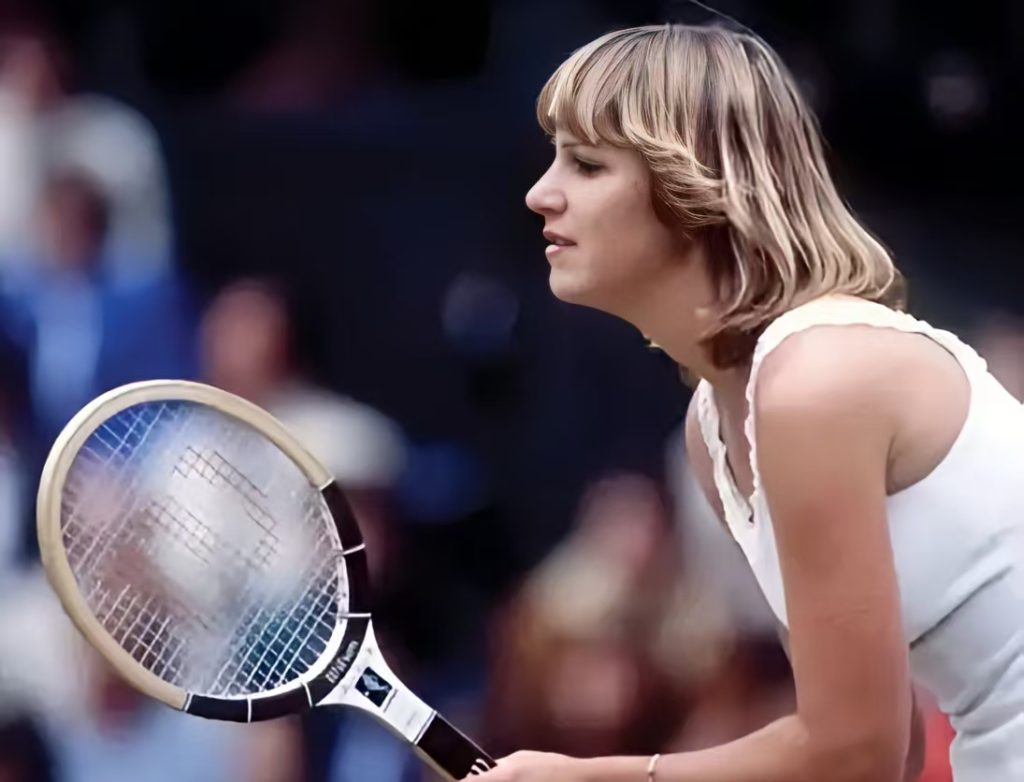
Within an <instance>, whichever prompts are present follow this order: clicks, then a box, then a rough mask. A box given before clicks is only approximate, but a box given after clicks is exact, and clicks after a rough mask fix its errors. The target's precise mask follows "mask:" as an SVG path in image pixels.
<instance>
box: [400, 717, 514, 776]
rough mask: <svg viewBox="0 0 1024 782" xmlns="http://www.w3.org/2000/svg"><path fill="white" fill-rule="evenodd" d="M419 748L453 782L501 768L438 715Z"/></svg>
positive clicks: (432, 721)
mask: <svg viewBox="0 0 1024 782" xmlns="http://www.w3.org/2000/svg"><path fill="white" fill-rule="evenodd" d="M416 748H417V749H419V751H420V752H422V753H423V754H424V755H426V756H427V758H429V759H430V761H431V762H432V763H433V764H434V765H435V766H437V767H438V768H439V769H440V770H441V771H442V772H444V773H445V774H446V775H447V776H448V777H450V778H451V779H465V778H466V777H468V776H475V775H477V774H482V773H483V772H484V771H488V770H490V769H492V768H494V767H495V766H496V765H497V764H496V763H495V762H494V758H492V757H491V756H490V755H488V754H487V753H486V752H484V751H483V750H482V749H480V747H478V746H477V745H476V744H475V743H474V742H473V741H472V740H470V739H468V738H466V736H464V735H463V734H462V733H461V732H460V731H459V730H458V729H457V728H455V727H453V726H452V724H451V723H450V722H448V720H446V719H445V718H444V717H442V716H441V715H440V714H435V715H434V718H433V719H432V720H431V721H430V724H429V725H427V727H426V729H425V730H424V731H423V735H422V736H420V738H419V741H417V742H416Z"/></svg>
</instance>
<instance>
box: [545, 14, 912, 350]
mask: <svg viewBox="0 0 1024 782" xmlns="http://www.w3.org/2000/svg"><path fill="white" fill-rule="evenodd" d="M537 117H538V120H539V122H540V124H541V126H542V127H543V128H544V130H545V131H546V132H547V133H549V134H551V135H553V134H554V132H555V128H556V126H558V127H562V128H565V129H566V130H567V131H569V132H570V133H572V134H573V135H575V136H577V137H579V138H581V139H584V140H586V141H587V142H589V143H592V144H597V143H601V142H604V143H607V144H610V145H613V146H618V147H627V148H633V149H636V150H637V151H639V153H640V154H641V155H642V156H643V157H644V159H645V160H646V161H647V164H648V166H649V167H650V170H651V173H652V191H653V192H652V197H653V202H654V207H655V209H656V210H657V213H658V215H659V217H660V218H661V219H662V221H663V222H666V223H667V224H669V225H678V226H680V228H681V229H682V230H683V231H684V232H685V233H686V235H687V236H689V237H691V238H693V239H700V240H703V241H704V242H705V243H706V246H707V247H708V249H709V258H710V273H711V275H712V281H713V283H714V284H715V286H716V290H717V292H718V296H719V304H720V315H719V316H718V318H717V321H716V322H715V323H714V324H713V326H712V327H711V328H710V329H709V330H708V331H707V332H706V333H705V334H704V336H703V344H704V346H705V347H706V348H708V349H709V352H710V357H711V360H712V362H713V363H714V364H715V365H716V366H718V367H720V368H725V367H729V366H736V365H738V364H741V363H743V362H744V361H746V360H747V359H749V356H750V353H751V351H752V349H753V346H754V343H755V341H756V339H757V336H758V335H759V334H760V333H761V331H763V330H764V327H765V326H767V325H768V323H770V322H771V321H772V320H774V319H775V318H776V317H778V316H779V315H781V314H782V313H783V312H785V311H786V310H788V309H792V308H793V307H794V306H796V305H797V304H799V303H801V302H803V301H805V300H807V299H810V298H814V297H815V296H819V295H823V294H826V293H845V294H850V295H855V296H860V297H862V298H866V299H870V300H873V301H880V302H883V303H885V304H888V305H889V306H892V307H902V306H903V301H902V296H903V284H902V277H901V275H900V273H899V272H898V271H897V269H896V267H895V265H894V264H893V261H892V258H891V256H890V254H889V252H888V250H886V248H885V247H884V246H883V245H882V244H881V243H880V242H879V241H878V240H877V239H876V238H875V237H874V236H872V235H871V234H870V233H869V232H868V231H867V229H866V228H865V227H864V226H863V225H861V223H860V222H859V221H858V220H857V218H856V217H854V215H853V214H852V212H851V211H850V209H849V207H848V206H847V205H846V204H845V203H844V202H843V200H842V199H841V198H840V196H839V194H838V192H837V191H836V187H835V184H834V183H833V181H832V178H831V176H830V175H829V172H828V169H827V167H826V164H825V156H824V152H823V148H822V141H821V136H820V132H819V130H818V125H817V122H816V121H815V118H814V116H813V114H812V113H811V111H810V109H809V107H808V106H807V105H806V103H805V102H804V100H803V98H802V97H801V96H800V93H799V91H798V89H797V86H796V83H795V80H794V79H793V77H792V75H791V74H790V73H789V72H788V71H787V70H786V68H785V66H784V65H783V64H782V62H781V60H780V59H779V57H778V55H776V54H775V52H774V51H773V50H772V49H771V48H770V47H769V46H768V45H767V44H766V43H764V42H763V41H762V40H760V39H759V38H757V37H756V36H754V35H752V34H747V33H742V32H735V31H732V30H727V29H723V28H720V27H695V26H688V25H677V24H672V25H662V26H651V27H637V28H633V29H629V30H621V31H618V32H613V33H610V34H608V35H605V36H603V37H601V38H598V39H597V40H595V41H593V42H591V43H589V44H587V45H586V46H584V47H582V48H581V49H578V50H577V51H576V52H575V53H573V54H572V55H571V56H570V57H569V59H568V60H566V61H565V62H564V63H562V65H561V66H559V68H558V70H557V71H555V73H554V74H553V75H552V76H551V78H550V79H549V80H548V82H547V84H545V85H544V88H543V90H542V91H541V94H540V97H539V99H538V101H537Z"/></svg>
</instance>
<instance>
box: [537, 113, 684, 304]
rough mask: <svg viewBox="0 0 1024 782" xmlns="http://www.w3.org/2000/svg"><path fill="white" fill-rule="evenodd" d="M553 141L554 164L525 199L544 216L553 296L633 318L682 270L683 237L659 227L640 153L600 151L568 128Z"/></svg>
mask: <svg viewBox="0 0 1024 782" xmlns="http://www.w3.org/2000/svg"><path fill="white" fill-rule="evenodd" d="M553 142H554V144H555V159H554V161H553V162H552V164H551V166H550V167H549V168H548V170H547V171H545V172H544V175H543V176H542V177H541V178H540V179H539V180H538V181H537V183H536V184H535V185H534V186H533V187H532V188H531V189H530V191H529V193H527V195H526V205H527V206H528V207H529V208H530V209H531V210H533V211H534V212H536V213H537V214H539V215H541V216H543V217H544V236H545V238H546V239H547V240H548V247H547V249H546V255H547V259H548V263H549V264H550V266H551V271H550V285H551V290H552V292H553V293H554V294H555V296H557V297H558V298H559V299H562V300H563V301H566V302H570V303H573V304H583V305H586V306H589V307H594V308H596V309H601V310H604V311H606V312H610V313H613V314H616V315H619V316H623V317H628V316H629V314H630V312H634V311H636V308H637V307H639V306H642V304H643V302H644V300H645V299H646V298H647V295H648V294H649V293H650V292H651V291H653V290H656V289H657V286H658V285H659V284H660V283H661V282H662V281H663V280H664V279H665V277H666V275H667V274H669V273H670V272H671V270H672V269H673V268H677V265H678V263H679V261H680V254H681V246H680V245H681V241H680V235H679V233H678V232H673V231H672V230H671V229H670V228H669V227H668V226H667V225H665V224H664V223H663V222H661V220H659V218H658V216H657V213H656V212H655V209H654V202H653V198H652V193H651V174H650V171H649V169H648V167H647V164H646V162H645V161H644V159H643V158H642V157H641V155H640V154H639V153H638V152H637V151H635V150H632V149H625V148H620V147H612V146H610V145H606V144H599V145H596V146H595V145H592V144H589V143H586V142H585V141H584V140H582V139H580V138H578V137H576V136H573V135H572V134H571V133H569V132H567V131H565V130H563V129H558V130H557V132H556V134H555V137H554V139H553Z"/></svg>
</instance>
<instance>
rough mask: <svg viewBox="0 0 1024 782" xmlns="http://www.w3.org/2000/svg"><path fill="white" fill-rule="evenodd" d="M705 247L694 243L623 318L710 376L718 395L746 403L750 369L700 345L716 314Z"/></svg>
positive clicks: (684, 362)
mask: <svg viewBox="0 0 1024 782" xmlns="http://www.w3.org/2000/svg"><path fill="white" fill-rule="evenodd" d="M705 253H706V251H705V250H704V248H703V246H701V245H695V246H693V248H692V249H691V251H690V252H689V253H688V254H687V256H686V257H685V258H684V259H682V260H681V262H680V263H678V264H674V265H673V266H672V267H671V268H672V271H671V273H670V274H669V275H666V276H664V277H661V278H659V279H658V281H657V283H656V284H654V285H652V286H651V288H650V290H649V291H647V293H646V295H644V297H643V301H642V302H639V303H638V305H637V306H635V307H631V308H630V309H631V312H630V313H628V314H627V315H626V316H625V318H626V320H628V321H629V322H630V323H632V324H633V325H634V326H636V327H637V328H638V329H639V330H640V332H641V333H642V334H643V335H644V336H645V337H647V338H648V339H649V340H650V341H651V342H653V343H654V344H655V345H657V346H658V347H659V348H660V349H661V350H662V351H664V352H665V353H666V354H667V355H668V356H670V357H671V358H672V359H673V360H674V361H675V362H676V363H677V364H680V365H682V366H684V367H686V368H687V369H688V370H689V371H690V372H691V373H693V374H695V375H697V376H698V377H700V378H702V379H704V380H707V381H708V382H709V383H711V385H712V386H713V387H714V388H715V395H716V397H717V398H718V399H719V400H720V401H721V402H722V403H723V404H728V405H729V406H730V407H732V405H733V404H734V403H739V402H742V400H743V397H744V395H745V391H746V382H747V377H748V376H749V368H748V367H746V366H745V365H744V366H739V367H733V368H728V369H722V368H720V367H717V366H715V364H714V363H713V362H712V361H711V357H710V354H709V352H708V350H707V349H706V348H705V347H704V345H702V344H701V340H702V337H703V335H704V334H705V333H706V332H707V330H708V328H709V327H710V326H711V325H712V324H713V323H714V322H715V320H716V318H717V317H718V312H719V304H718V297H717V293H716V291H715V290H714V287H713V286H712V284H711V280H710V278H709V275H708V274H707V258H706V255H705Z"/></svg>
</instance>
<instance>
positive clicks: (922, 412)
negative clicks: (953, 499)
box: [473, 129, 970, 782]
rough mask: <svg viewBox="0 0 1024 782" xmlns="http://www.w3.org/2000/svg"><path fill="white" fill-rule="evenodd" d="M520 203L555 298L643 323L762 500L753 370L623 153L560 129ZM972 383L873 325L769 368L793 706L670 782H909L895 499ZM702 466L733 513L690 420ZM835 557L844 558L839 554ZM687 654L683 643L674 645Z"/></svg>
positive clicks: (933, 457)
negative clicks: (740, 364) (750, 428)
mask: <svg viewBox="0 0 1024 782" xmlns="http://www.w3.org/2000/svg"><path fill="white" fill-rule="evenodd" d="M555 143H556V153H555V159H554V162H553V163H552V165H551V167H550V168H549V169H548V170H547V171H546V172H545V173H544V175H543V176H542V177H541V179H540V180H539V181H538V182H537V183H536V184H535V185H534V187H533V188H532V189H531V190H530V192H529V193H528V195H527V198H526V203H527V205H528V206H529V208H530V209H532V210H533V211H535V212H537V213H538V214H540V215H542V216H543V217H544V221H545V235H546V236H547V237H548V239H549V241H557V242H558V243H559V244H562V245H566V240H567V241H568V244H567V245H566V246H563V247H560V248H559V249H557V250H555V249H552V248H551V247H549V248H548V251H547V257H548V261H549V263H550V265H551V272H550V286H551V289H552V292H553V293H554V294H555V295H556V296H557V297H558V298H560V299H563V300H564V301H568V302H571V303H576V304H582V305H584V306H589V307H594V308H597V309H601V310H603V311H605V312H608V313H610V314H613V315H616V316H618V317H620V318H622V319H624V320H626V321H628V322H629V323H631V324H633V325H634V326H635V327H636V328H638V329H639V330H640V331H641V332H642V333H643V334H645V335H646V336H647V337H649V338H650V339H651V340H653V341H654V342H655V343H657V344H658V345H659V346H660V347H661V348H662V349H663V350H665V351H666V352H667V353H668V354H669V355H670V356H671V357H672V358H674V359H675V360H676V361H677V362H678V363H680V364H682V365H684V366H686V367H688V368H690V369H691V370H692V371H694V372H695V373H696V374H698V375H700V376H701V377H704V378H706V379H707V380H708V381H709V382H710V383H711V384H712V386H713V388H714V391H715V397H716V400H717V402H718V405H719V409H720V414H721V418H722V432H721V435H722V438H723V441H724V442H725V444H726V447H727V450H728V454H729V463H730V466H731V468H732V471H733V474H734V477H735V480H736V483H737V485H738V487H739V488H740V490H741V491H742V492H743V493H744V494H745V495H747V496H749V495H750V494H751V492H752V488H753V487H752V483H753V479H752V471H751V469H750V463H749V453H750V448H749V443H747V441H746V437H745V435H744V433H743V422H744V420H745V418H746V415H747V409H746V401H745V396H744V393H745V389H746V383H747V379H748V376H749V371H748V369H746V368H735V369H727V370H720V369H718V368H716V367H715V366H713V365H712V364H711V362H710V361H709V359H708V357H707V356H706V355H705V352H704V350H703V348H702V347H701V346H700V344H699V339H700V334H701V333H702V332H703V330H704V328H705V326H706V324H707V323H708V322H709V319H710V318H712V317H713V316H714V313H715V307H716V302H715V297H714V295H713V292H712V287H711V284H710V280H709V275H708V273H707V264H708V262H709V259H708V258H707V257H706V255H705V251H704V249H703V247H702V245H701V244H700V242H699V240H698V241H691V240H690V239H688V238H686V237H685V236H683V234H682V232H681V231H679V230H678V229H673V228H671V227H669V226H666V225H665V224H664V223H662V222H661V221H660V220H659V219H658V217H657V214H656V213H655V211H654V208H653V205H652V200H651V195H650V192H651V191H650V173H649V171H648V169H647V167H646V164H645V163H644V161H643V159H642V157H641V156H640V155H639V154H638V153H637V152H635V151H634V150H630V149H622V148H613V147H610V146H607V145H603V144H599V145H596V146H591V145H587V144H583V143H582V142H581V140H580V139H579V138H576V137H574V136H572V135H571V134H570V133H568V132H566V131H565V130H564V129H559V130H558V132H557V134H556V137H555ZM969 395H970V391H969V386H968V383H967V381H966V378H965V377H964V375H963V373H962V371H961V369H960V367H959V365H958V364H957V363H956V361H955V360H954V359H953V358H952V357H951V356H949V355H948V354H947V353H946V352H945V351H944V350H942V349H941V348H940V347H938V346H937V345H936V344H935V343H933V342H931V341H929V340H927V339H925V338H922V337H919V336H916V335H911V334H903V333H899V332H895V331H889V330H883V329H875V328H872V327H867V326H847V327H816V328H812V329H809V330H807V331H805V332H801V333H799V334H797V335H794V336H792V337H790V338H789V339H787V340H786V341H785V342H783V343H782V345H780V346H779V347H778V348H777V349H776V350H775V351H773V352H772V353H771V354H770V355H769V356H768V357H767V359H766V360H765V361H764V363H763V364H762V367H761V371H760V374H759V376H758V383H757V388H756V389H755V395H754V408H755V409H754V415H755V427H756V437H757V442H758V469H759V472H760V476H761V483H762V489H763V491H764V493H765V497H766V498H767V500H768V505H769V508H770V511H771V516H772V522H773V527H774V532H775V538H776V547H777V550H778V554H779V559H780V565H781V570H782V575H783V582H784V586H785V593H786V608H787V615H788V619H789V627H788V630H789V651H790V655H791V659H792V663H793V671H794V679H795V684H796V693H797V711H796V713H794V714H792V715H790V716H787V717H785V718H783V719H780V720H777V721H776V722H773V723H771V724H769V725H768V726H766V727H765V728H763V729H761V730H759V731H757V732H756V733H753V734H751V735H748V736H745V737H743V738H741V739H739V740H737V741H734V742H731V743H729V744H725V745H722V746H718V747H714V748H711V749H707V750H701V751H696V752H685V753H676V754H668V755H665V756H664V757H662V758H661V760H660V762H659V763H658V766H657V776H656V779H657V780H658V782H804V781H806V782H900V780H904V779H913V778H915V777H916V775H917V771H918V769H917V764H918V758H919V754H920V753H919V747H911V734H912V733H917V731H916V730H913V731H912V729H911V726H912V711H913V699H912V695H911V679H910V673H909V661H908V649H907V644H906V640H905V637H904V632H903V627H902V623H901V617H900V602H899V592H898V585H897V579H896V573H895V566H894V562H893V554H892V550H891V546H890V540H889V534H888V527H887V519H886V509H885V500H886V497H887V496H888V495H889V494H892V493H894V492H896V491H899V490H901V489H903V488H906V487H908V486H910V485H912V484H914V483H916V482H917V481H919V480H921V479H923V478H924V477H925V476H927V475H928V473H929V472H931V470H932V469H934V468H935V466H936V465H937V464H938V463H939V462H941V461H942V459H943V457H944V456H945V454H946V453H947V452H948V450H949V448H950V447H951V445H952V443H953V441H954V440H955V438H956V436H957V434H958V433H959V431H960V428H961V426H962V424H963V422H964V420H965V418H966V413H967V406H968V403H969ZM687 445H688V452H689V454H690V459H691V463H692V465H693V468H694V470H695V472H696V474H697V476H698V477H699V478H700V480H701V484H702V486H703V487H704V490H705V492H706V493H707V495H708V498H709V499H710V500H711V502H712V505H713V506H714V507H716V508H717V509H718V510H719V512H721V506H720V503H719V501H718V497H717V491H716V489H715V487H714V485H713V480H712V478H711V473H710V463H709V457H708V454H707V450H706V448H705V446H704V444H703V441H702V440H701V437H700V433H699V431H698V430H697V428H696V425H695V418H694V415H693V411H692V410H691V411H690V414H689V415H688V417H687ZM840 552H841V553H840ZM680 654H685V650H680ZM648 762H649V758H647V757H607V758H590V759H578V758H570V757H565V756H562V755H555V754H549V753H534V752H518V753H516V754H514V755H511V756H510V757H508V758H505V759H504V760H502V761H501V762H499V764H498V767H497V768H496V769H494V770H493V771H490V772H488V773H486V774H484V775H482V776H479V777H473V779H479V780H481V782H555V780H557V781H558V782H643V780H646V779H647V764H648Z"/></svg>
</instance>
